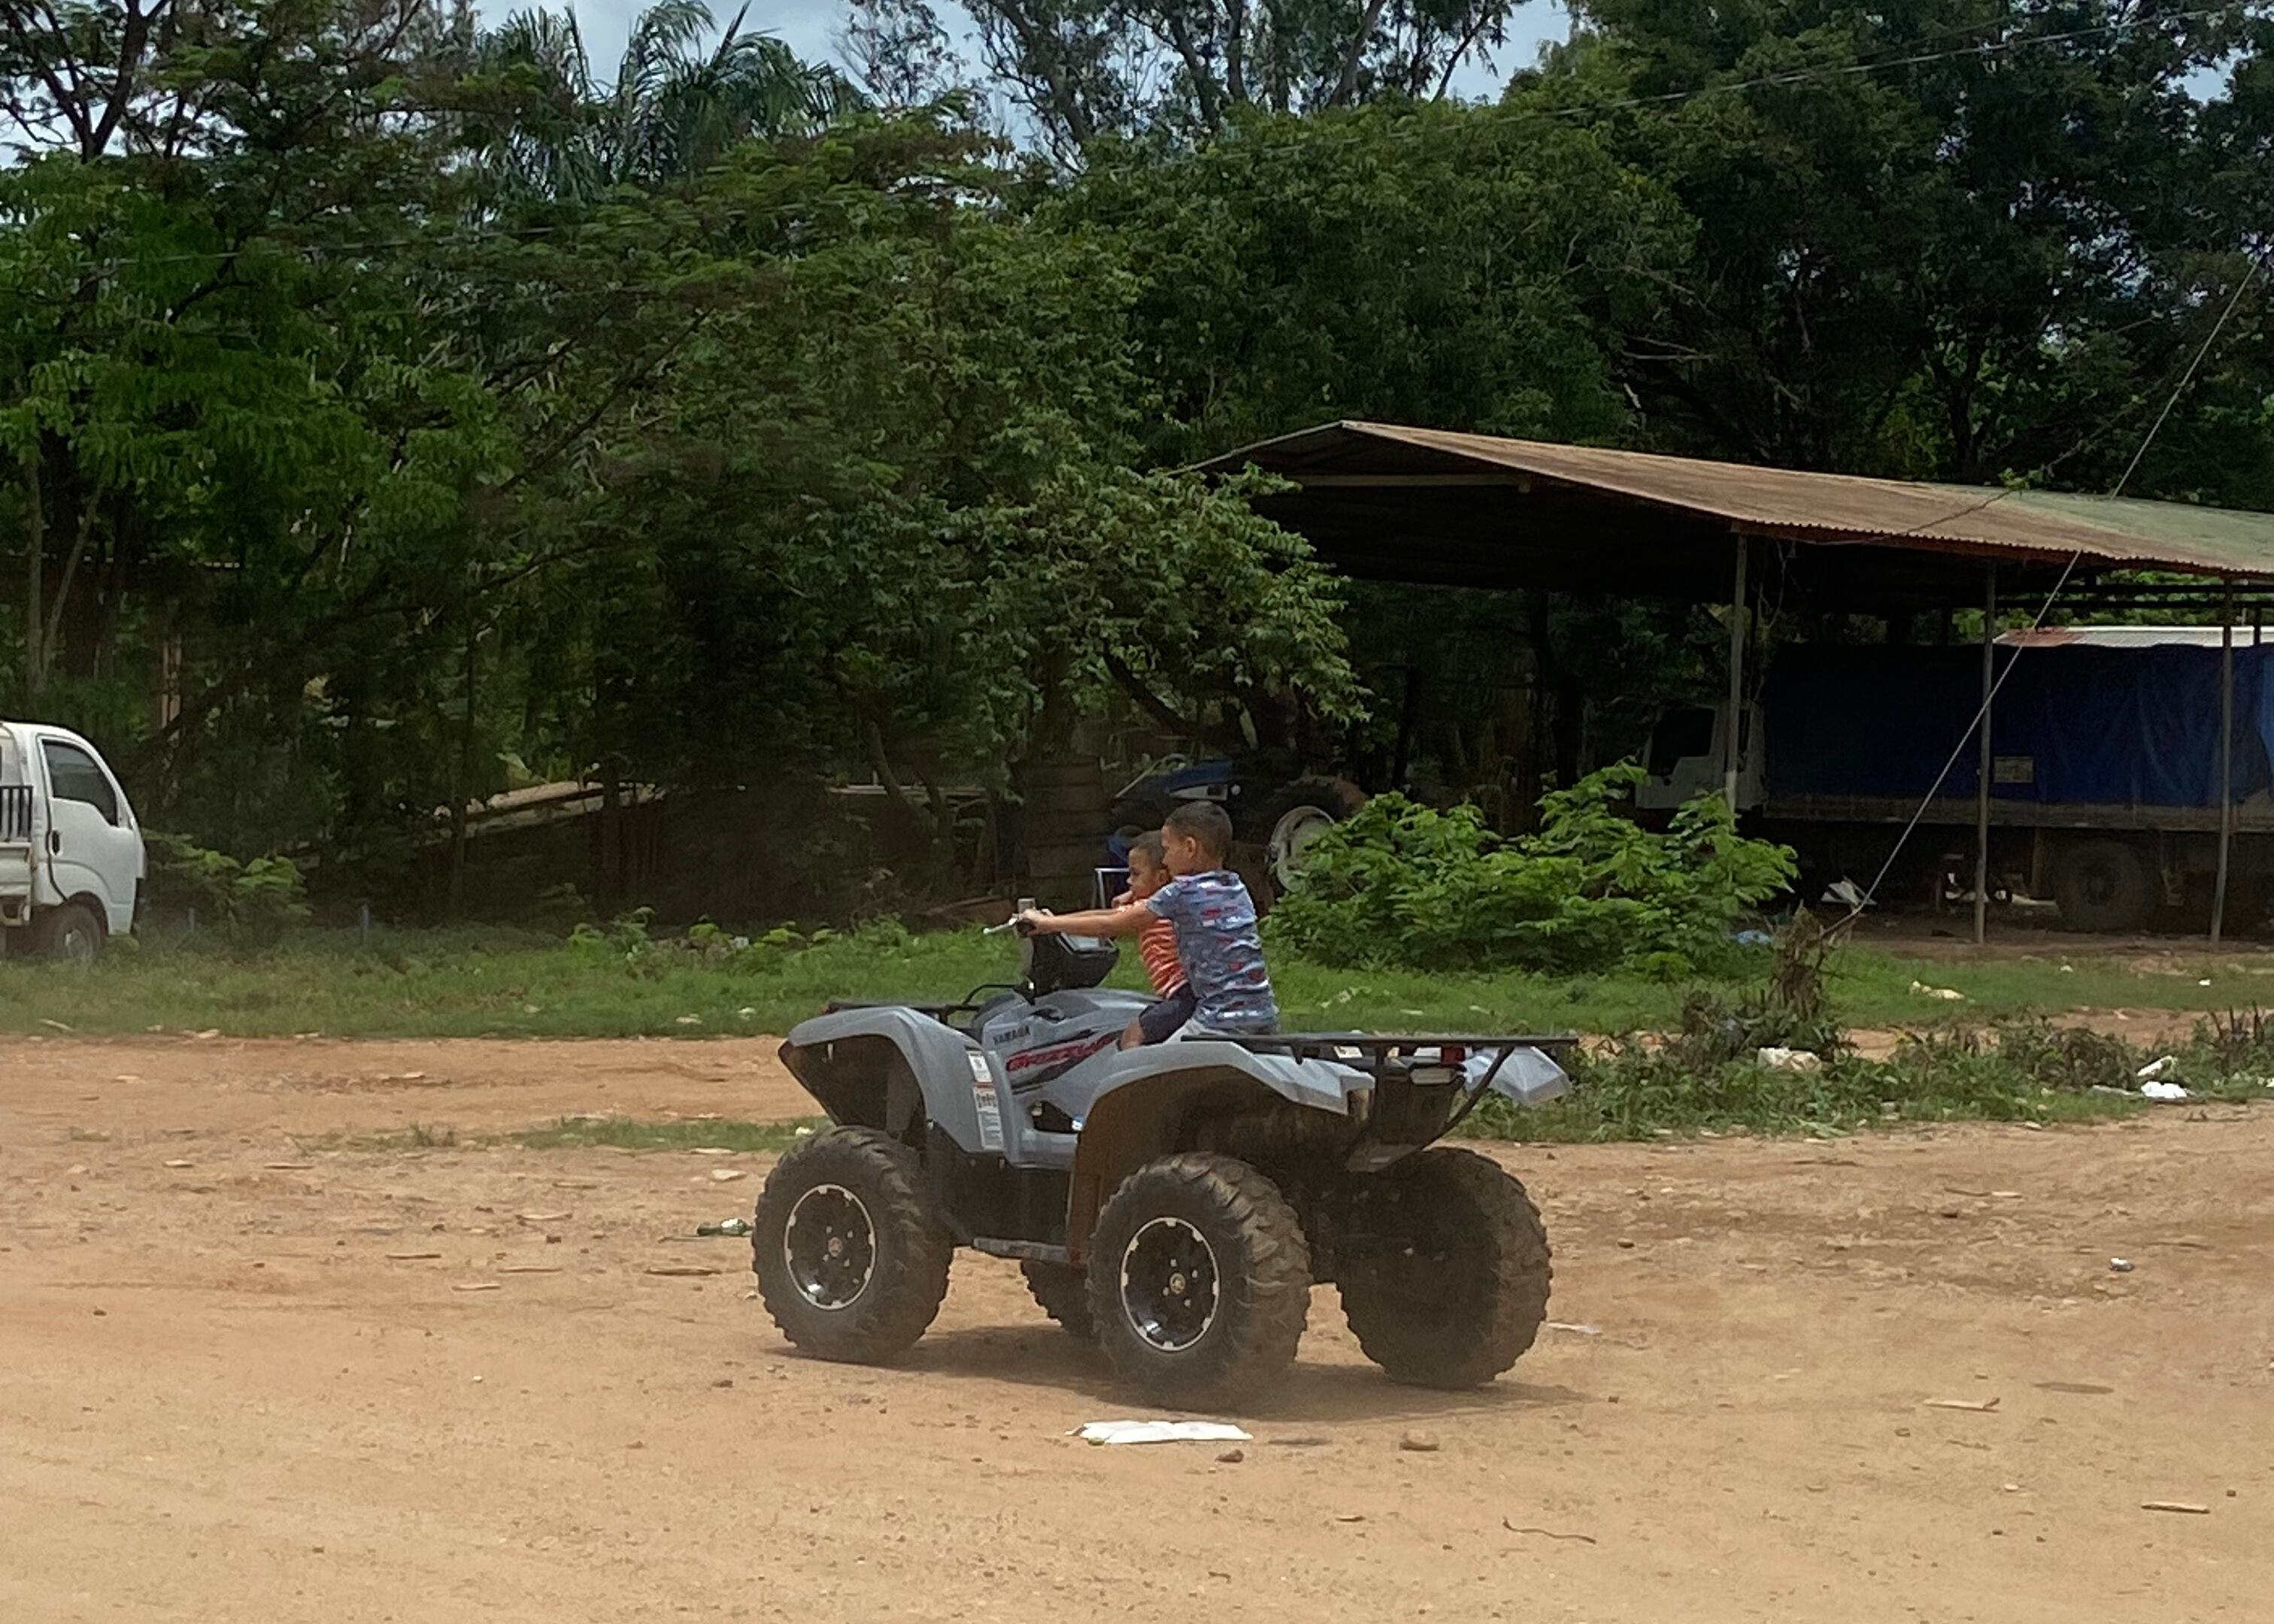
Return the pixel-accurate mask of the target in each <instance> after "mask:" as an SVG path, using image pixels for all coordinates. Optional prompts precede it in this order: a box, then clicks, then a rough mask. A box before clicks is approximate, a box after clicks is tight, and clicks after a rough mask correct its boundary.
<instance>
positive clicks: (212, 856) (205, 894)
mask: <svg viewBox="0 0 2274 1624" xmlns="http://www.w3.org/2000/svg"><path fill="white" fill-rule="evenodd" d="M142 838H143V846H144V848H145V849H146V850H147V852H148V853H149V857H150V895H151V898H152V899H153V900H154V901H155V902H156V903H158V904H159V905H160V906H170V907H182V908H195V909H196V910H197V911H198V914H199V915H200V919H201V920H202V921H204V923H206V924H207V926H209V927H210V928H211V929H214V930H215V931H217V932H219V933H220V935H221V937H222V940H223V941H225V942H227V943H228V944H230V946H232V947H247V948H261V947H271V946H274V945H275V943H276V942H277V940H278V938H280V937H281V936H283V934H284V932H285V931H286V930H288V929H290V928H291V927H293V926H295V925H302V924H305V923H306V922H307V920H308V902H307V887H306V885H305V883H303V881H302V879H301V876H300V869H299V867H298V865H297V864H296V863H294V862H293V861H292V860H291V859H290V858H289V857H255V858H253V859H252V860H251V861H247V862H239V861H237V859H236V858H234V857H231V856H230V855H229V854H228V853H224V852H215V851H209V850H207V848H206V847H204V846H197V845H193V844H192V842H190V841H188V840H185V839H183V838H181V837H180V836H178V835H166V834H157V833H154V832H151V831H147V830H146V831H144V833H143V837H142Z"/></svg>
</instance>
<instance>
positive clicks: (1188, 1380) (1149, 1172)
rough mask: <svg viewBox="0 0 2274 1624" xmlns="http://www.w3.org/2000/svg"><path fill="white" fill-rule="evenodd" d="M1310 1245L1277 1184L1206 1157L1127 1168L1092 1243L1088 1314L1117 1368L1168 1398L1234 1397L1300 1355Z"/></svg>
mask: <svg viewBox="0 0 2274 1624" xmlns="http://www.w3.org/2000/svg"><path fill="white" fill-rule="evenodd" d="M1310 1302H1311V1252H1310V1248H1309V1246H1308V1245H1307V1244H1305V1242H1304V1239H1303V1228H1302V1225H1301V1224H1300V1223H1299V1222H1296V1218H1295V1212H1294V1209H1293V1208H1292V1207H1289V1206H1288V1205H1287V1202H1286V1199H1285V1198H1284V1197H1283V1196H1281V1195H1280V1193H1279V1190H1278V1187H1277V1186H1276V1185H1275V1184H1273V1183H1272V1182H1271V1181H1270V1180H1269V1179H1268V1178H1266V1177H1263V1175H1262V1174H1261V1173H1259V1172H1257V1171H1256V1170H1255V1169H1254V1168H1252V1167H1249V1166H1248V1165H1247V1164H1246V1162H1235V1161H1234V1160H1232V1158H1231V1157H1230V1156H1217V1155H1210V1154H1203V1153H1201V1152H1187V1153H1186V1154H1181V1155H1174V1156H1163V1157H1162V1158H1161V1159H1160V1160H1159V1161H1157V1162H1148V1163H1147V1164H1146V1165H1145V1166H1143V1167H1141V1168H1140V1169H1137V1171H1135V1172H1134V1173H1132V1174H1131V1175H1130V1176H1129V1177H1128V1178H1127V1179H1126V1180H1125V1181H1124V1182H1123V1184H1122V1185H1121V1188H1120V1189H1119V1190H1118V1191H1116V1192H1114V1194H1113V1198H1112V1199H1111V1200H1110V1201H1108V1202H1107V1203H1106V1204H1105V1210H1104V1211H1103V1213H1101V1214H1099V1215H1098V1220H1097V1229H1096V1233H1095V1234H1094V1235H1093V1236H1092V1237H1091V1238H1090V1258H1089V1310H1090V1315H1091V1318H1092V1319H1094V1320H1095V1321H1096V1326H1097V1340H1098V1343H1099V1345H1100V1346H1102V1347H1103V1349H1104V1350H1105V1354H1106V1357H1108V1358H1109V1359H1111V1361H1112V1362H1113V1368H1114V1370H1115V1372H1117V1373H1118V1375H1119V1376H1120V1377H1121V1378H1122V1379H1123V1380H1126V1381H1127V1382H1129V1383H1130V1384H1131V1385H1132V1386H1134V1387H1139V1388H1141V1389H1142V1390H1143V1391H1144V1392H1145V1393H1146V1394H1147V1395H1148V1396H1150V1397H1152V1398H1153V1399H1155V1400H1156V1402H1161V1403H1163V1404H1165V1405H1171V1406H1175V1407H1197V1406H1201V1405H1222V1404H1228V1403H1234V1402H1239V1400H1240V1399H1242V1398H1245V1397H1246V1396H1248V1395H1253V1394H1254V1393H1255V1392H1256V1391H1257V1390H1259V1389H1260V1388H1261V1387H1264V1386H1266V1385H1267V1384H1269V1383H1270V1382H1271V1381H1273V1380H1276V1379H1277V1378H1278V1377H1280V1376H1281V1375H1283V1374H1284V1372H1286V1370H1287V1368H1288V1366H1290V1365H1292V1364H1294V1362H1295V1344H1296V1343H1297V1342H1300V1341H1301V1340H1302V1336H1303V1321H1304V1319H1305V1317H1306V1314H1307V1313H1308V1312H1309V1310H1310Z"/></svg>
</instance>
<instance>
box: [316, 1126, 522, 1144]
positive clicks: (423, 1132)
mask: <svg viewBox="0 0 2274 1624" xmlns="http://www.w3.org/2000/svg"><path fill="white" fill-rule="evenodd" d="M301 1143H303V1144H304V1145H305V1146H307V1147H309V1148H311V1149H319V1150H455V1149H456V1148H457V1147H458V1146H459V1145H460V1144H461V1143H464V1144H467V1145H474V1144H478V1143H479V1141H478V1140H471V1139H469V1140H463V1141H462V1140H461V1139H459V1138H458V1131H457V1130H456V1128H454V1127H452V1126H451V1125H450V1124H448V1123H446V1122H436V1123H425V1122H414V1123H412V1124H410V1126H409V1127H407V1128H398V1129H395V1130H392V1131H390V1132H384V1133H327V1134H323V1135H320V1137H318V1138H315V1139H305V1140H302V1141H301Z"/></svg>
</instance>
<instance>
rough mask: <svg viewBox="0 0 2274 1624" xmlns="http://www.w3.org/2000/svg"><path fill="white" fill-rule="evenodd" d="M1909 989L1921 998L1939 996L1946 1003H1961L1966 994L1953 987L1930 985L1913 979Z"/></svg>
mask: <svg viewBox="0 0 2274 1624" xmlns="http://www.w3.org/2000/svg"><path fill="white" fill-rule="evenodd" d="M1911 991H1913V992H1914V993H1916V994H1917V995H1918V996H1920V997H1922V998H1940V999H1942V1000H1944V1001H1945V1002H1946V1003H1953V1004H1955V1003H1962V1002H1963V1001H1964V1000H1965V997H1966V995H1965V994H1964V993H1962V992H1961V991H1959V990H1958V989H1957V988H1955V987H1930V986H1928V985H1927V984H1926V983H1925V982H1924V981H1913V982H1912V983H1911Z"/></svg>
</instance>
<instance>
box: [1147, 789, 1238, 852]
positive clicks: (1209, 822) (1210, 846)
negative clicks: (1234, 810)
mask: <svg viewBox="0 0 2274 1624" xmlns="http://www.w3.org/2000/svg"><path fill="white" fill-rule="evenodd" d="M1161 830H1162V832H1163V833H1164V834H1166V833H1171V832H1173V833H1176V834H1180V835H1183V836H1184V837H1185V838H1186V839H1189V840H1196V841H1198V842H1199V843H1200V848H1201V851H1203V852H1205V853H1208V854H1209V856H1210V857H1212V858H1214V859H1215V860H1216V862H1217V863H1218V864H1222V863H1224V861H1227V860H1228V859H1230V857H1231V815H1230V814H1229V813H1227V812H1226V811H1225V810H1224V808H1222V807H1220V806H1218V805H1216V802H1215V801H1186V802H1185V803H1184V804H1183V805H1181V806H1179V807H1177V808H1175V809H1173V810H1172V811H1171V812H1170V814H1169V816H1167V817H1165V818H1163V819H1162V820H1161Z"/></svg>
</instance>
